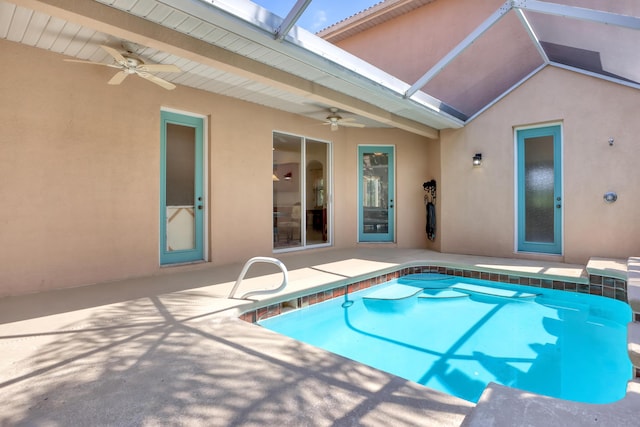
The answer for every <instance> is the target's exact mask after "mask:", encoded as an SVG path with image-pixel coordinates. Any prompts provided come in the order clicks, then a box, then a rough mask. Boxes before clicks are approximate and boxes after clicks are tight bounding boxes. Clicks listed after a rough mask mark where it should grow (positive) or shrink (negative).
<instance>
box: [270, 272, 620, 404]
mask: <svg viewBox="0 0 640 427" xmlns="http://www.w3.org/2000/svg"><path fill="white" fill-rule="evenodd" d="M630 320H631V309H630V307H629V306H628V305H627V304H625V303H623V302H621V301H616V300H613V299H610V298H605V297H598V296H593V295H585V294H580V293H570V292H563V291H556V290H550V289H541V288H534V287H528V286H519V285H507V284H504V283H493V282H489V281H484V280H477V279H469V278H462V277H453V276H445V275H440V274H428V273H427V274H415V275H409V276H404V277H402V278H400V279H395V280H392V281H391V282H388V283H385V284H383V285H380V286H376V287H374V288H369V289H365V290H362V291H358V292H355V293H352V294H347V295H345V296H344V297H341V298H335V299H333V300H329V301H325V302H323V303H319V304H315V305H312V306H309V307H305V308H302V309H299V310H295V311H290V312H288V313H285V314H282V315H280V316H276V317H272V318H268V319H265V320H262V321H259V322H258V323H259V324H260V325H262V326H264V327H266V328H268V329H271V330H273V331H276V332H278V333H281V334H284V335H287V336H290V337H292V338H295V339H297V340H299V341H303V342H306V343H309V344H312V345H315V346H318V347H321V348H324V349H326V350H328V351H331V352H333V353H336V354H339V355H342V356H345V357H347V358H350V359H353V360H356V361H359V362H361V363H364V364H367V365H370V366H373V367H375V368H378V369H381V370H384V371H386V372H389V373H392V374H394V375H397V376H400V377H403V378H405V379H408V380H411V381H415V382H417V383H420V384H423V385H425V386H428V387H431V388H434V389H437V390H440V391H443V392H445V393H449V394H452V395H454V396H458V397H460V398H463V399H466V400H469V401H472V402H477V400H478V399H479V397H480V394H481V393H482V391H483V390H484V388H485V386H486V385H487V384H488V383H489V382H496V383H499V384H503V385H506V386H510V387H515V388H519V389H523V390H527V391H531V392H534V393H539V394H544V395H547V396H552V397H558V398H563V399H568V400H574V401H580V402H588V403H609V402H613V401H616V400H618V399H620V398H622V397H623V396H624V394H625V391H626V383H627V381H628V380H629V379H631V374H632V365H631V362H630V360H629V358H628V355H627V340H626V337H627V332H626V324H627V322H629V321H630Z"/></svg>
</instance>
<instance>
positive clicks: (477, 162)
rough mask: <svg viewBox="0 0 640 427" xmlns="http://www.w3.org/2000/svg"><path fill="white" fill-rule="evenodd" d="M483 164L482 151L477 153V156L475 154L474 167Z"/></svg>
mask: <svg viewBox="0 0 640 427" xmlns="http://www.w3.org/2000/svg"><path fill="white" fill-rule="evenodd" d="M481 165H482V153H476V155H475V156H473V167H478V166H481Z"/></svg>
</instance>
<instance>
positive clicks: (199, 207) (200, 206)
mask: <svg viewBox="0 0 640 427" xmlns="http://www.w3.org/2000/svg"><path fill="white" fill-rule="evenodd" d="M558 206H559V205H558ZM198 209H202V205H198Z"/></svg>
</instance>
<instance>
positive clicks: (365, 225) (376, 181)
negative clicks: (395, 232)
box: [361, 152, 389, 234]
mask: <svg viewBox="0 0 640 427" xmlns="http://www.w3.org/2000/svg"><path fill="white" fill-rule="evenodd" d="M388 183H389V155H388V154H386V153H376V152H365V153H363V155H362V230H361V232H362V233H363V234H377V233H382V234H386V233H388V231H389V214H388V206H389V185H388Z"/></svg>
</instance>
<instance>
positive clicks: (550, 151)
mask: <svg viewBox="0 0 640 427" xmlns="http://www.w3.org/2000/svg"><path fill="white" fill-rule="evenodd" d="M561 135H562V133H561V128H560V125H557V126H546V127H540V128H533V129H522V130H518V131H517V151H518V251H523V252H539V253H546V254H561V253H562V170H561V166H562V164H561V160H562V158H561V152H562V149H561V144H562V141H561Z"/></svg>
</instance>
